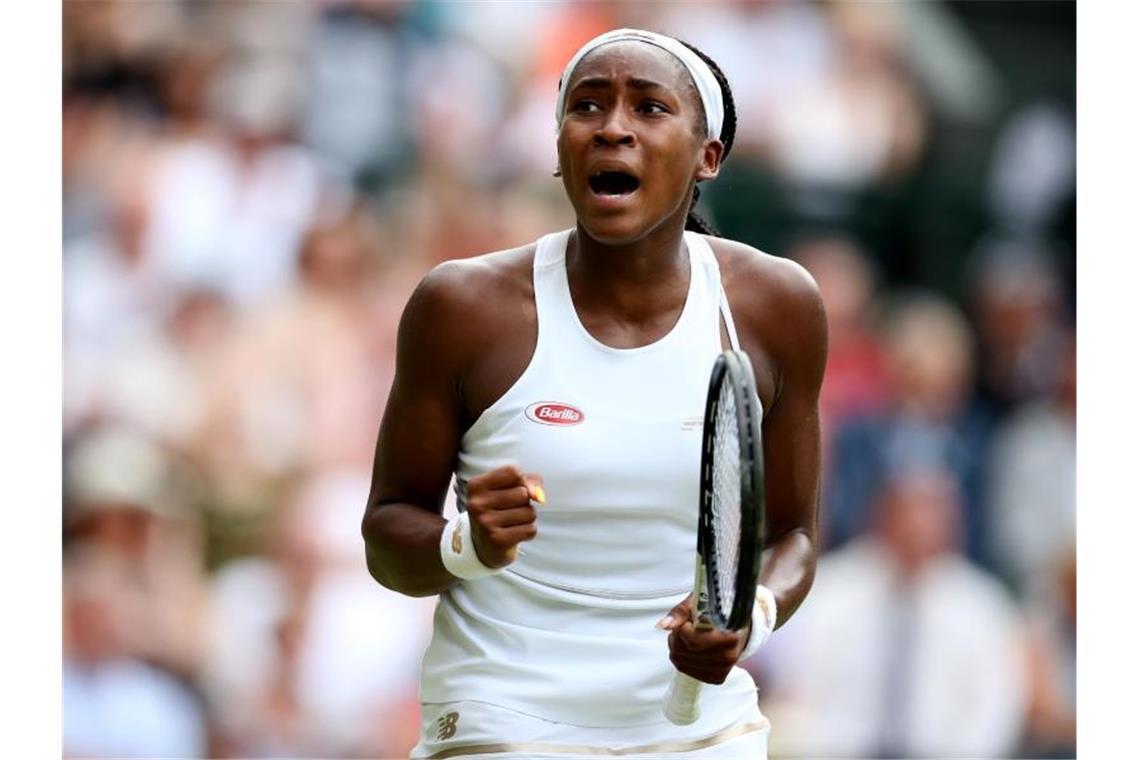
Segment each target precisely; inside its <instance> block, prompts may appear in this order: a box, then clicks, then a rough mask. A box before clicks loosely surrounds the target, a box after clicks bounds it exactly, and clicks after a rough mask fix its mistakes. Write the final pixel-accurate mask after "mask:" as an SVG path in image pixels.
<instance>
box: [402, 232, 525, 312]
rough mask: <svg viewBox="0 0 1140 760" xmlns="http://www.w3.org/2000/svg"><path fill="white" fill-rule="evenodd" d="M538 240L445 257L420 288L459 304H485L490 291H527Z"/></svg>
mask: <svg viewBox="0 0 1140 760" xmlns="http://www.w3.org/2000/svg"><path fill="white" fill-rule="evenodd" d="M535 248H536V244H535V243H529V244H527V245H523V246H519V247H517V248H507V249H504V250H501V251H494V252H492V253H484V254H481V255H479V256H471V257H469V258H464V259H449V260H447V261H443V262H441V263H439V264H437V265H435V266H434V267H432V269H431V270H430V271H429V272H428V273H427V274H426V275H424V277H423V279H422V280H421V281H420V284H419V286H418V287H417V288H416V290H417V291H424V292H425V294H428V295H431V296H433V297H434V298H437V299H444V300H446V301H454V302H456V303H457V304H459V305H463V304H465V303H471V302H478V303H480V304H483V302H484V301H485V300H486V299H487V297H488V296H489V295H492V294H493V295H496V296H504V295H510V294H512V293H517V294H519V295H528V294H529V293H530V292H531V290H532V288H533V280H532V277H531V268H532V266H533V263H534V253H535Z"/></svg>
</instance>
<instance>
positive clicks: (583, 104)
mask: <svg viewBox="0 0 1140 760" xmlns="http://www.w3.org/2000/svg"><path fill="white" fill-rule="evenodd" d="M601 108H602V107H601V106H600V105H598V104H597V103H595V102H594V101H592V100H579V101H578V102H576V103H574V104H573V105H572V106H570V110H571V111H578V112H580V113H592V112H594V111H600V110H601Z"/></svg>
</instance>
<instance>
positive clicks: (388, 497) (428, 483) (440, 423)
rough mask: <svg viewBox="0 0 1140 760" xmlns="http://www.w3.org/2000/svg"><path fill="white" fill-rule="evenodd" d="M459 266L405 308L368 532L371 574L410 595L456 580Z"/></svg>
mask: <svg viewBox="0 0 1140 760" xmlns="http://www.w3.org/2000/svg"><path fill="white" fill-rule="evenodd" d="M458 268H459V267H458V266H457V265H454V264H445V265H442V266H441V267H437V268H436V269H434V270H432V272H431V273H429V274H428V276H427V277H425V278H424V280H423V282H421V283H420V285H419V287H417V288H416V290H415V292H414V293H413V294H412V297H411V298H410V299H409V300H408V304H407V306H406V307H405V308H404V314H403V316H402V317H401V319H400V328H399V334H398V338H397V346H396V377H395V379H394V381H393V383H392V390H391V393H390V394H389V396H388V404H387V407H386V408H385V410H384V418H383V421H382V422H381V424H380V434H379V439H378V441H377V444H376V457H375V462H374V464H373V471H372V490H371V493H370V494H369V497H368V504H367V507H366V509H365V514H364V520H363V523H362V526H361V532H362V533H363V535H364V545H365V556H366V558H367V561H368V571H369V573H371V574H372V577H373V578H375V579H376V580H377V581H378V582H379V583H380V584H382V585H384V586H386V587H388V588H390V589H393V590H394V591H399V592H401V593H404V594H408V595H411V596H429V595H431V594H437V593H439V592H440V591H443V590H445V589H447V588H448V587H450V586H451V585H453V584H454V583H455V582H456V580H457V579H456V577H455V576H453V575H452V574H451V573H449V572H448V571H447V570H446V569H445V568H444V566H443V563H442V561H441V560H440V556H439V541H440V535H441V532H442V530H443V526H444V525H445V524H446V521H445V520H444V518H443V516H442V513H443V501H444V497H445V495H446V491H447V486H448V483H449V482H450V480H451V473H452V472H453V470H454V467H455V459H456V455H457V452H458V447H459V440H460V437H461V435H462V432H461V425H462V419H461V417H462V405H461V403H460V399H459V394H458V384H459V378H460V373H461V371H462V366H463V365H462V362H463V361H464V356H463V355H462V353H463V352H462V351H459V350H456V349H457V346H456V345H455V343H456V341H454V339H453V337H452V335H453V333H454V331H455V330H456V329H458V328H457V326H458V325H459V324H462V321H461V320H457V319H455V317H456V316H457V315H456V314H455V312H456V311H457V307H458V304H456V303H455V302H454V298H453V295H452V294H453V291H454V290H455V287H456V285H457V282H456V281H457V280H458V279H459V278H460V277H461V273H460V272H458V271H456V270H457V269H458Z"/></svg>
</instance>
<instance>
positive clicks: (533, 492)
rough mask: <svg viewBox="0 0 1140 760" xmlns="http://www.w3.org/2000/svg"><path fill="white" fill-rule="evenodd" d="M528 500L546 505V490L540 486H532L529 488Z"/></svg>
mask: <svg viewBox="0 0 1140 760" xmlns="http://www.w3.org/2000/svg"><path fill="white" fill-rule="evenodd" d="M530 498H532V499H534V500H535V501H537V502H538V503H539V504H545V503H546V489H544V488H543V487H542V486H540V485H537V484H536V485H533V486H531V487H530Z"/></svg>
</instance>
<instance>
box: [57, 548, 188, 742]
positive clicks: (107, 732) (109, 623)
mask: <svg viewBox="0 0 1140 760" xmlns="http://www.w3.org/2000/svg"><path fill="white" fill-rule="evenodd" d="M131 572H132V571H131V568H130V567H129V565H128V564H127V563H126V562H125V561H124V560H123V558H121V557H116V556H115V555H113V554H112V553H111V552H110V551H109V550H107V549H105V548H102V547H99V546H98V545H97V544H85V545H82V546H78V547H73V548H72V550H71V551H69V552H68V553H67V554H66V555H65V558H64V578H63V580H64V584H63V588H64V595H63V601H64V606H63V752H64V755H65V756H68V757H147V758H151V757H203V756H204V755H205V754H206V728H205V715H204V712H203V710H202V706H201V704H200V703H199V701H198V699H197V698H196V696H195V695H194V693H193V692H192V691H191V690H190V689H188V688H187V687H186V686H185V684H183V683H182V682H180V681H179V680H178V679H176V678H175V677H173V676H172V675H170V674H169V673H167V672H165V671H163V670H161V669H159V668H156V667H154V666H153V665H151V664H148V663H147V662H145V661H144V660H142V659H141V658H139V657H137V656H135V655H133V654H132V653H131V652H130V645H129V643H128V640H129V634H130V626H131V624H132V618H131V616H130V614H129V613H128V612H127V609H126V608H127V607H128V606H129V601H128V600H127V599H125V598H124V594H123V591H124V589H125V588H126V587H127V586H129V585H130V584H131V583H132V580H133V579H132V578H131Z"/></svg>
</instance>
